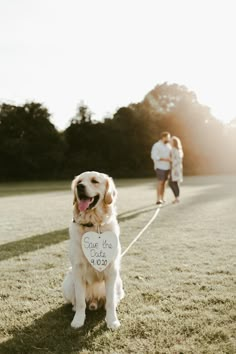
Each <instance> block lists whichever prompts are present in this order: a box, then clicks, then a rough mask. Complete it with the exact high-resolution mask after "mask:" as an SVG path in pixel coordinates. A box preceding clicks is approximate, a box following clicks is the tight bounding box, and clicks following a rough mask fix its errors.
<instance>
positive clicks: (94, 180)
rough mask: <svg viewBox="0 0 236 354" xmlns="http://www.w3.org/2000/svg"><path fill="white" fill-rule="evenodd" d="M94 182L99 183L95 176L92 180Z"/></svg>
mask: <svg viewBox="0 0 236 354" xmlns="http://www.w3.org/2000/svg"><path fill="white" fill-rule="evenodd" d="M91 182H92V183H99V182H98V181H97V180H96V179H95V178H93V179H92V180H91Z"/></svg>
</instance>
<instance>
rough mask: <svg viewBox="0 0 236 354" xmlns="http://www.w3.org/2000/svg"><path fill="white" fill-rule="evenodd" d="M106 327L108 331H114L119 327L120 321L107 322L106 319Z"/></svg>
mask: <svg viewBox="0 0 236 354" xmlns="http://www.w3.org/2000/svg"><path fill="white" fill-rule="evenodd" d="M106 323H107V327H108V328H109V329H112V330H115V329H117V328H119V327H120V321H119V320H118V319H115V320H108V319H106Z"/></svg>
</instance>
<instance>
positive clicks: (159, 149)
mask: <svg viewBox="0 0 236 354" xmlns="http://www.w3.org/2000/svg"><path fill="white" fill-rule="evenodd" d="M169 141H170V133H168V132H163V133H161V137H160V140H159V141H158V142H157V143H155V144H154V145H153V147H152V151H151V158H152V160H153V162H154V170H155V171H156V176H157V202H156V204H158V205H161V204H163V202H164V194H165V185H166V181H167V180H168V177H169V174H170V163H171V146H170V144H169Z"/></svg>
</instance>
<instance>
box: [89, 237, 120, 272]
mask: <svg viewBox="0 0 236 354" xmlns="http://www.w3.org/2000/svg"><path fill="white" fill-rule="evenodd" d="M117 247H118V241H117V237H116V235H115V234H114V233H113V232H111V231H106V232H103V233H101V234H98V233H96V232H93V231H91V232H86V233H85V234H84V235H83V237H82V249H83V252H84V255H85V257H86V258H87V260H88V261H89V263H90V264H91V265H92V266H93V267H94V268H95V269H96V270H98V271H99V272H102V271H103V270H104V269H106V267H107V266H108V265H109V264H110V263H111V261H112V260H113V259H114V257H115V256H116V253H117Z"/></svg>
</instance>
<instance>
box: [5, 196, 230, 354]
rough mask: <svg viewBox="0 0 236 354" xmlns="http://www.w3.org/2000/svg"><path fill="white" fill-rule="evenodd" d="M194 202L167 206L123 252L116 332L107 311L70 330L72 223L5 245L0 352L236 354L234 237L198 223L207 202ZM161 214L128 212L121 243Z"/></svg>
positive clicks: (126, 241) (150, 211) (93, 314)
mask: <svg viewBox="0 0 236 354" xmlns="http://www.w3.org/2000/svg"><path fill="white" fill-rule="evenodd" d="M188 203H189V204H186V205H184V204H183V205H180V206H178V207H177V208H175V207H173V206H167V207H166V208H163V210H161V212H160V214H159V216H158V218H157V220H156V221H155V222H154V224H152V226H151V227H150V228H149V229H148V230H147V231H146V233H145V234H144V235H143V236H142V238H141V239H140V240H139V241H138V242H137V244H135V246H133V247H132V249H131V250H130V251H129V252H128V253H127V254H126V255H125V257H124V258H123V261H122V278H123V281H124V287H125V292H126V297H125V298H124V299H123V300H122V302H121V304H120V306H119V309H118V312H119V319H120V321H121V327H120V329H118V330H117V331H115V332H112V331H110V330H108V329H107V328H106V325H105V321H104V317H105V314H104V311H100V312H94V313H93V312H92V313H88V315H87V319H86V324H85V326H84V327H83V328H82V329H80V330H73V329H72V328H71V327H70V322H71V320H72V318H73V313H72V310H71V306H70V305H65V304H64V301H63V298H62V294H61V282H62V280H63V277H64V274H65V272H66V269H67V267H68V265H69V262H68V241H67V238H68V235H67V231H66V230H64V231H63V230H62V231H59V232H54V233H50V234H46V235H42V236H41V237H40V236H35V237H31V238H29V239H25V240H20V241H16V242H12V243H9V244H5V245H2V246H0V261H1V268H0V269H1V270H0V272H1V274H0V276H1V289H0V300H1V314H0V333H1V334H0V336H1V337H0V353H2V354H4V353H9V354H13V353H22V354H23V353H30V354H34V353H42V354H44V353H45V354H46V353H58V354H63V353H65V354H69V353H70V354H77V353H83V354H92V353H171V354H174V353H179V354H180V353H194V354H198V353H199V354H200V353H205V354H220V353H228V354H233V353H235V346H234V345H235V337H234V336H235V329H236V328H235V321H236V309H235V279H236V277H235V266H234V264H235V259H234V258H233V257H234V246H235V241H234V239H233V236H232V234H231V233H230V232H228V233H227V230H226V231H225V234H224V235H222V234H216V233H214V234H213V232H212V231H213V229H214V224H211V230H210V229H208V228H206V227H205V226H204V224H202V225H200V224H199V223H201V220H202V218H203V217H204V215H205V210H204V208H202V210H199V208H198V206H196V207H195V206H193V205H192V204H191V203H192V201H191V200H190V201H189V202H188ZM153 212H154V211H153V210H149V211H145V210H144V211H141V210H140V212H138V210H137V211H136V212H135V213H133V214H132V213H130V214H129V215H128V216H127V218H126V217H125V215H123V216H122V217H121V218H120V225H121V242H122V247H123V249H125V247H126V246H127V245H128V244H129V243H130V241H131V240H132V239H133V238H134V237H135V236H136V235H137V233H138V232H139V231H140V229H141V228H142V227H143V226H144V225H145V223H146V222H147V221H148V220H149V219H150V217H151V216H152V215H153ZM197 212H198V214H197V217H196V218H195V219H194V222H195V224H193V216H192V214H193V213H197ZM183 213H184V223H181V224H179V227H178V228H177V227H176V226H177V225H178V220H179V218H180V216H181V215H183ZM169 215H172V217H171V218H170V217H169ZM182 217H183V216H182ZM222 237H224V242H223V241H222ZM233 259H234V261H233Z"/></svg>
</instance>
